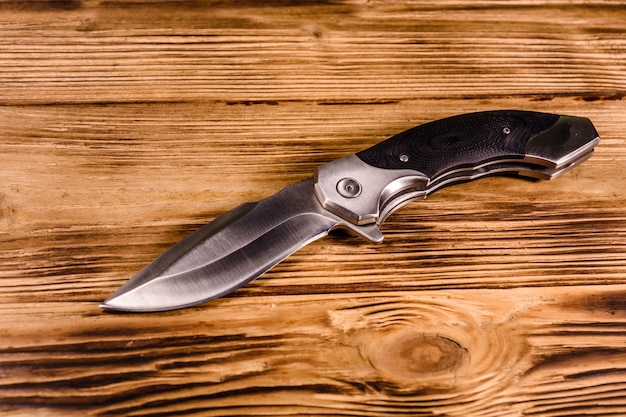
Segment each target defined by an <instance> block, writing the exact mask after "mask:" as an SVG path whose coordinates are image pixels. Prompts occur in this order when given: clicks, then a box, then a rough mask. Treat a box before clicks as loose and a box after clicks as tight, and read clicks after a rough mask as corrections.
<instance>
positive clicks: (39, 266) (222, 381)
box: [0, 0, 626, 416]
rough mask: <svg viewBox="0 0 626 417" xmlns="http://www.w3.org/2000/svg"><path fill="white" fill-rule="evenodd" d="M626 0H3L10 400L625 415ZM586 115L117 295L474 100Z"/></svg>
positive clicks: (4, 267) (0, 309)
mask: <svg viewBox="0 0 626 417" xmlns="http://www.w3.org/2000/svg"><path fill="white" fill-rule="evenodd" d="M625 10H626V9H624V8H623V5H622V4H621V2H617V1H602V2H594V3H593V5H590V4H587V3H586V2H583V1H578V2H558V1H545V2H542V3H541V4H537V3H536V2H524V1H514V2H500V1H495V0H494V1H485V2H480V3H475V2H471V3H468V2H463V1H440V2H436V3H433V2H420V1H414V2H405V3H400V2H394V3H388V2H377V1H374V2H371V1H370V2H366V3H360V2H350V1H346V2H337V3H329V4H314V3H311V4H306V3H305V4H298V2H295V3H294V4H291V3H290V2H281V1H277V2H270V3H268V4H266V5H261V6H259V5H257V4H255V2H243V3H242V2H211V1H206V2H202V1H200V2H193V3H192V2H173V3H170V2H140V1H137V2H116V1H110V2H99V1H82V2H75V1H69V2H57V1H51V2H13V1H3V2H0V31H2V33H1V35H2V36H0V104H1V106H0V127H1V129H0V160H1V161H2V163H1V164H0V178H1V179H2V180H1V185H0V414H2V415H7V416H8V415H11V416H16V415H17V416H20V415H24V416H26V415H28V416H32V415H63V416H73V415H77V416H78V415H80V416H84V415H128V416H146V415H203V416H210V415H216V416H218V415H219V416H224V415H355V416H357V415H358V416H372V415H394V414H408V415H415V416H419V415H448V416H499V415H501V416H522V415H540V416H562V415H570V416H571V415H585V414H595V415H620V414H624V413H626V410H625V409H624V404H626V402H625V396H626V391H625V388H626V346H625V340H624V337H623V335H624V331H625V330H626V323H625V321H626V314H625V311H624V305H626V295H624V294H625V292H626V211H625V210H624V206H625V203H626V190H625V187H624V185H625V184H626V168H624V167H625V166H626V165H625V162H626V141H625V140H624V133H623V132H624V131H626V122H625V121H624V117H623V115H624V114H626V107H625V105H624V99H623V97H624V92H626V78H625V77H624V74H625V73H626V72H625V70H626V64H625V62H626V59H625V58H626V37H625V36H624V34H625V33H626V19H625V17H626V16H625V14H626V13H625ZM499 108H519V109H528V110H536V111H548V112H554V113H564V114H574V115H580V116H585V117H589V118H591V120H592V121H593V122H594V124H595V125H596V127H597V129H598V131H599V132H600V134H601V137H602V141H601V143H600V145H599V146H598V147H597V150H596V153H595V155H594V156H593V157H592V159H590V160H589V161H587V162H585V163H584V164H583V165H581V166H580V167H578V168H576V169H575V170H573V171H572V172H569V173H567V174H566V175H564V176H563V177H561V178H558V179H556V180H555V181H551V182H530V181H524V180H520V179H514V178H489V179H483V180H480V181H475V182H470V183H467V184H462V185H455V186H453V187H450V188H446V189H443V190H441V191H438V192H437V193H435V194H433V195H432V196H430V197H429V198H428V199H427V200H424V201H418V202H414V203H412V204H410V205H408V206H406V207H404V208H403V209H401V210H400V211H399V212H397V213H395V214H394V215H393V216H392V217H391V218H390V219H389V221H388V222H387V223H386V224H385V225H384V228H383V232H384V233H385V236H386V241H385V243H383V244H382V245H374V244H370V243H367V242H364V241H360V240H358V239H356V238H351V237H345V236H341V235H338V236H332V237H330V238H328V239H324V240H321V241H318V242H314V243H313V244H311V245H309V246H307V247H305V248H303V249H302V250H300V251H299V252H298V253H296V254H295V255H294V256H292V257H290V258H289V259H287V260H286V261H284V262H283V263H281V264H279V265H278V266H277V267H276V268H275V269H273V270H272V271H270V272H269V273H267V274H266V275H265V276H263V277H262V278H260V279H258V280H257V281H255V282H253V283H251V284H250V285H248V286H246V287H244V288H242V289H240V290H238V291H237V292H235V293H234V294H232V295H230V296H228V297H225V298H223V299H220V300H216V301H214V302H211V303H207V304H205V305H202V306H198V307H194V308H190V309H186V310H181V311H174V312H167V313H157V314H106V313H103V312H101V311H100V310H99V309H98V303H99V302H101V301H102V300H103V299H104V298H105V297H106V296H108V295H109V294H110V293H111V292H112V291H113V290H114V289H116V288H117V287H118V286H119V285H121V284H122V283H123V282H125V281H126V279H127V278H128V277H129V276H131V275H132V274H133V273H134V272H136V271H137V270H139V269H140V268H141V267H142V266H143V265H145V264H146V263H148V262H149V261H151V260H152V259H153V258H154V257H156V256H157V255H158V254H160V253H161V252H162V251H163V250H165V249H166V248H167V247H169V246H170V245H171V244H173V243H174V242H176V241H178V240H179V239H181V238H182V237H184V236H185V235H186V234H188V233H190V232H191V231H192V230H195V229H197V228H198V227H200V225H202V224H204V223H206V222H208V221H210V220H212V219H213V218H215V217H216V216H218V215H220V214H222V213H224V212H226V211H228V210H230V209H231V208H233V207H235V206H236V205H238V204H240V203H242V202H246V201H256V200H259V199H261V198H263V197H266V196H268V195H270V194H272V193H274V192H276V191H277V190H279V189H280V188H281V187H283V186H285V185H287V184H290V183H293V182H295V181H298V180H301V179H304V178H306V177H307V176H310V175H311V174H312V173H313V172H314V170H315V167H316V166H317V165H319V164H322V163H324V162H327V161H330V160H333V159H335V158H338V157H341V156H345V155H347V154H349V153H352V152H355V151H358V150H361V149H364V148H366V147H368V146H370V145H372V144H374V143H377V142H379V141H380V140H382V139H384V138H386V137H388V136H389V135H392V134H394V133H397V132H399V131H401V130H403V129H406V128H409V127H412V126H414V125H417V124H420V123H424V122H427V121H430V120H435V119H438V118H442V117H446V116H450V115H453V114H458V113H464V112H470V111H480V110H487V109H499Z"/></svg>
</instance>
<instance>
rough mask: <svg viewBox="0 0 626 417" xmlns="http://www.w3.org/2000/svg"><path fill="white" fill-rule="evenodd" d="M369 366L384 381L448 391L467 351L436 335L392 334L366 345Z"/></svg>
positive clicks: (464, 359) (400, 332)
mask: <svg viewBox="0 0 626 417" xmlns="http://www.w3.org/2000/svg"><path fill="white" fill-rule="evenodd" d="M367 354H368V357H369V360H370V362H371V363H372V366H374V368H376V370H378V372H380V373H381V376H383V377H384V378H385V379H386V380H391V381H396V382H401V383H403V384H406V383H410V382H414V383H417V384H419V385H427V386H429V387H430V388H449V387H450V385H451V384H453V383H454V379H455V375H456V373H457V371H458V369H459V368H460V367H461V366H462V365H463V364H465V363H466V362H467V361H466V357H467V350H466V349H464V348H463V347H462V346H461V345H460V344H459V343H458V342H456V341H454V340H452V339H450V338H447V337H444V336H442V335H439V334H424V333H415V332H407V331H406V330H405V331H395V332H391V333H389V334H388V335H386V336H385V337H384V338H383V339H382V340H379V341H378V342H372V343H371V344H370V345H369V351H368V353H367Z"/></svg>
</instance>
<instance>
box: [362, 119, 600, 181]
mask: <svg viewBox="0 0 626 417" xmlns="http://www.w3.org/2000/svg"><path fill="white" fill-rule="evenodd" d="M560 117H561V116H559V115H557V114H549V113H537V112H530V111H518V110H499V111H486V112H479V113H468V114H462V115H459V116H453V117H449V118H446V119H441V120H437V121H434V122H430V123H426V124H423V125H420V126H417V127H414V128H412V129H409V130H406V131H404V132H402V133H399V134H397V135H395V136H393V137H391V138H389V139H387V140H385V141H383V142H381V143H379V144H377V145H375V146H373V147H371V148H369V149H366V150H364V151H361V152H359V153H357V154H356V155H357V156H358V157H359V158H360V159H361V160H362V161H363V162H365V163H367V164H368V165H371V166H374V167H377V168H383V169H412V170H415V171H419V172H421V173H423V174H425V175H426V176H427V177H429V178H431V179H432V178H434V177H436V176H438V175H440V174H442V173H445V172H447V171H449V170H452V169H458V168H464V167H473V166H477V165H480V164H484V163H488V162H489V161H497V160H504V159H507V160H510V159H512V160H515V159H520V160H523V159H524V158H525V157H526V156H527V152H526V149H527V145H528V144H529V143H530V142H531V140H532V139H533V138H536V137H538V136H539V135H541V133H542V132H546V131H547V130H549V129H550V128H551V127H553V126H555V125H556V124H557V122H558V121H559V118H560ZM574 119H581V120H587V119H582V118H574ZM561 130H562V129H561ZM569 131H570V130H567V132H565V133H564V132H563V131H561V132H560V135H569ZM594 132H595V130H594ZM566 139H567V138H566ZM591 139H592V138H591ZM559 140H560V141H561V142H562V141H563V138H559ZM589 140H590V139H589Z"/></svg>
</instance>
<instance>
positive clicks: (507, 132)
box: [502, 127, 511, 135]
mask: <svg viewBox="0 0 626 417" xmlns="http://www.w3.org/2000/svg"><path fill="white" fill-rule="evenodd" d="M502 131H503V132H504V134H505V135H508V134H509V133H511V129H509V128H508V127H505V128H504V129H502Z"/></svg>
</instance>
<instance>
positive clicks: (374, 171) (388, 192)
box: [315, 154, 428, 225]
mask: <svg viewBox="0 0 626 417" xmlns="http://www.w3.org/2000/svg"><path fill="white" fill-rule="evenodd" d="M427 184H428V177H426V176H425V175H424V174H422V173H421V172H418V171H413V170H409V169H397V170H393V169H381V168H376V167H372V166H370V165H368V164H366V163H365V162H363V161H362V160H361V159H359V157H358V156H356V155H354V154H353V155H350V156H347V157H345V158H341V159H337V160H335V161H332V162H329V163H327V164H325V165H322V166H320V167H318V169H317V173H316V175H315V193H316V195H317V198H318V199H319V201H320V203H321V204H322V206H323V207H324V208H325V209H327V210H329V211H331V212H332V213H334V214H336V215H338V216H340V217H341V218H343V219H345V220H346V221H349V222H350V223H353V224H356V225H367V224H371V223H378V224H380V222H382V220H384V219H381V218H380V214H381V211H382V210H383V208H384V207H385V205H387V204H390V203H391V204H392V205H393V203H392V201H393V199H394V198H396V197H397V196H401V195H403V194H404V193H406V191H407V190H412V191H419V190H424V189H426V186H427Z"/></svg>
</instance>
